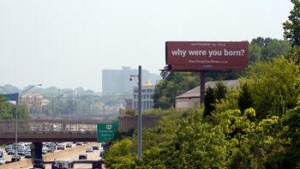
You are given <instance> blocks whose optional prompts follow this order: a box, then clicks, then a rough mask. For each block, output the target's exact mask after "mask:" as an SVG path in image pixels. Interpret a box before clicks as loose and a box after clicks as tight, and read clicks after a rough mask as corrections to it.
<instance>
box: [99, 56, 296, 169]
mask: <svg viewBox="0 0 300 169" xmlns="http://www.w3.org/2000/svg"><path fill="white" fill-rule="evenodd" d="M299 70H300V68H299V66H298V65H297V64H295V62H293V61H290V60H287V59H285V58H284V57H279V58H275V59H274V60H272V61H268V62H257V63H256V64H255V65H253V67H252V68H250V69H249V71H248V72H247V76H245V78H241V79H240V83H241V88H239V89H235V88H233V89H226V90H224V88H223V86H222V85H221V84H220V85H217V87H215V88H212V89H211V90H212V91H213V93H215V94H214V98H215V101H214V103H213V104H212V105H213V106H214V110H212V111H211V112H210V114H209V115H206V116H204V108H198V109H195V110H191V111H189V112H185V113H179V112H177V113H173V114H169V115H166V116H163V118H162V119H161V120H160V121H159V123H158V124H157V125H156V127H154V128H150V129H144V130H143V159H142V160H141V161H140V160H139V159H138V158H137V133H135V134H133V136H132V137H126V139H122V140H120V141H115V142H114V144H112V146H111V147H110V149H108V150H107V153H106V155H105V163H106V165H107V168H113V169H114V168H137V169H138V168H149V169H152V168H162V169H164V168H165V169H167V168H174V169H176V168H178V169H179V168H186V169H190V168H241V169H242V168H243V169H244V168H253V169H256V168H276V169H278V168H282V169H283V168H288V169H289V168H297V167H299V165H300V163H299V161H300V153H299V152H300V148H299V147H300V146H299V145H300V142H299V138H300V134H298V131H299V129H300V125H299V124H300V122H299V110H300V105H299V103H300V97H299V96H300V95H299V94H300V93H299V84H300V78H299V77H300V72H299ZM283 74H284V75H285V77H283ZM249 79H251V80H249ZM218 91H219V92H218ZM225 91H226V92H225ZM217 94H218V95H217ZM160 111H163V110H160ZM165 114H166V113H165Z"/></svg>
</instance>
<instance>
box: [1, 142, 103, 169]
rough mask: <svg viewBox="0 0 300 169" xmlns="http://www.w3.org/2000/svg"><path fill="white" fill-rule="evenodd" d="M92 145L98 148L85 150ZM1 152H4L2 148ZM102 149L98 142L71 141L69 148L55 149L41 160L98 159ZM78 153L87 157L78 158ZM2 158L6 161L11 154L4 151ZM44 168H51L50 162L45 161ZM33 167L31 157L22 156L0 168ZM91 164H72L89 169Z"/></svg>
mask: <svg viewBox="0 0 300 169" xmlns="http://www.w3.org/2000/svg"><path fill="white" fill-rule="evenodd" d="M94 145H97V146H98V147H99V150H93V152H86V148H88V147H92V146H94ZM2 150H3V152H5V150H4V148H2ZM101 151H102V147H101V144H100V143H96V142H91V143H86V144H83V145H76V144H75V143H72V147H71V148H65V150H55V151H54V152H53V153H50V152H49V153H46V154H44V155H43V160H44V161H45V162H47V161H48V162H50V161H54V160H56V161H61V160H63V161H83V162H84V161H88V160H100V159H101V157H100V152H101ZM79 154H86V155H87V159H81V160H79ZM4 158H5V160H6V161H7V162H10V161H11V155H7V154H6V153H4ZM45 166H46V169H51V164H50V163H46V164H45ZM28 168H33V165H32V162H31V159H28V158H24V156H22V157H21V161H18V162H12V163H8V164H5V165H1V166H0V169H28ZM91 168H92V164H90V163H88V164H77V163H76V164H74V169H91Z"/></svg>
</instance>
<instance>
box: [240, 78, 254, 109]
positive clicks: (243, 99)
mask: <svg viewBox="0 0 300 169" xmlns="http://www.w3.org/2000/svg"><path fill="white" fill-rule="evenodd" d="M238 104H239V108H240V110H241V112H244V110H246V109H247V108H250V107H252V104H253V101H252V96H251V93H250V90H249V86H248V83H247V82H246V83H244V84H242V85H241V90H240V95H239V98H238Z"/></svg>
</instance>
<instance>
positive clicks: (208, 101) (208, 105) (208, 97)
mask: <svg viewBox="0 0 300 169" xmlns="http://www.w3.org/2000/svg"><path fill="white" fill-rule="evenodd" d="M215 103H216V97H215V94H214V89H213V88H211V87H208V88H207V89H206V90H205V96H204V113H203V115H204V117H206V116H210V115H211V113H212V112H213V111H214V110H215V109H216V108H215V106H214V104H215Z"/></svg>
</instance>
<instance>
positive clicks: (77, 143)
mask: <svg viewBox="0 0 300 169" xmlns="http://www.w3.org/2000/svg"><path fill="white" fill-rule="evenodd" d="M75 144H76V146H82V145H83V142H76V143H75Z"/></svg>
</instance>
